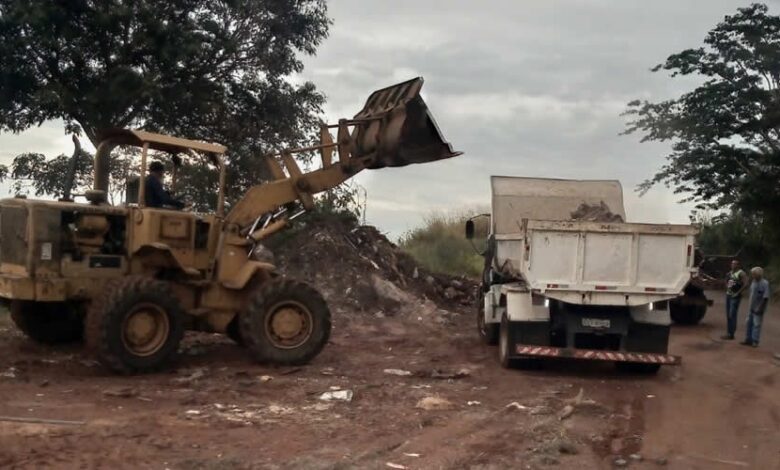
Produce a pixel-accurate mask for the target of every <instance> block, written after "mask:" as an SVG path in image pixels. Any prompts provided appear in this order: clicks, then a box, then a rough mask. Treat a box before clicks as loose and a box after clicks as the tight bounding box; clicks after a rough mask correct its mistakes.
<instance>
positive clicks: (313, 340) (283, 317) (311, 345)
mask: <svg viewBox="0 0 780 470" xmlns="http://www.w3.org/2000/svg"><path fill="white" fill-rule="evenodd" d="M330 326H331V325H330V310H329V309H328V305H327V303H326V302H325V299H323V298H322V295H320V293H319V292H317V291H316V290H315V289H314V288H313V287H311V286H310V285H308V284H306V283H304V282H299V281H291V280H285V279H275V280H272V281H269V282H267V283H265V284H263V285H262V286H260V287H259V288H258V289H257V290H256V291H255V292H254V293H252V294H251V295H250V298H249V305H248V306H247V308H246V309H245V310H244V311H243V312H241V313H240V314H239V327H240V329H241V337H242V338H243V340H244V343H245V345H246V347H247V349H248V350H249V351H250V353H251V354H252V356H253V358H254V359H255V360H256V361H258V362H270V363H272V364H280V365H301V364H306V363H308V362H309V361H310V360H312V359H313V358H314V357H315V356H316V355H317V354H319V353H320V351H322V348H324V347H325V344H326V343H327V342H328V339H329V338H330Z"/></svg>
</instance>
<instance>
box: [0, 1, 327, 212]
mask: <svg viewBox="0 0 780 470" xmlns="http://www.w3.org/2000/svg"><path fill="white" fill-rule="evenodd" d="M329 24H330V21H329V19H328V18H327V8H326V5H325V2H324V0H266V1H255V0H224V1H206V0H133V1H130V0H72V1H69V2H52V1H49V0H0V63H2V64H3V66H2V67H0V131H12V132H21V131H24V130H26V129H28V128H30V127H32V126H37V125H40V124H41V123H43V122H44V121H47V120H52V119H61V120H63V122H64V123H65V130H66V131H67V132H74V133H76V134H81V133H83V134H84V135H86V137H87V138H89V139H90V140H91V141H92V143H93V144H97V132H98V130H100V129H102V128H107V127H132V128H142V129H146V130H151V131H159V132H166V133H171V134H175V135H181V136H185V137H188V138H192V139H201V140H206V141H216V142H221V143H225V144H226V145H228V146H229V147H230V154H229V159H230V163H231V164H232V170H231V175H230V176H231V180H230V182H231V184H230V193H229V197H230V198H236V197H237V196H239V195H240V194H242V193H243V192H244V191H245V190H246V188H247V187H248V186H249V185H251V184H256V183H257V182H258V181H259V180H260V179H261V178H263V177H264V176H265V175H266V169H265V166H264V164H263V163H262V161H261V160H260V159H258V158H256V157H257V156H258V155H260V154H263V153H265V152H268V151H270V150H271V149H274V148H278V147H282V146H292V145H299V144H302V143H304V142H305V141H306V140H307V137H306V136H307V135H308V134H307V132H306V130H307V129H308V128H310V127H311V126H313V125H314V124H316V123H317V122H318V115H319V113H320V112H321V105H322V103H323V96H322V95H321V94H319V93H318V92H317V90H316V89H315V87H314V85H313V84H311V83H309V82H306V83H303V84H300V85H293V84H291V83H290V81H289V80H287V77H289V76H290V75H292V74H295V73H298V72H301V71H302V69H303V64H302V62H301V60H300V59H299V57H298V55H299V54H314V53H315V52H316V48H317V46H318V45H319V44H320V43H321V41H322V40H323V39H324V38H325V37H326V36H327V33H328V27H329ZM33 160H34V161H38V160H40V158H38V157H36V158H34V159H30V158H29V157H27V158H26V159H23V160H22V161H21V163H20V164H19V165H14V169H13V171H11V172H10V173H11V174H12V176H14V174H16V176H18V177H23V178H24V177H26V178H30V177H33V176H34V173H31V172H29V171H23V170H25V168H27V167H26V166H25V165H24V164H23V163H24V162H25V161H28V162H32V161H33ZM31 168H32V167H31ZM81 169H82V171H83V170H84V168H83V167H82V168H81ZM6 170H7V169H6ZM198 174H200V173H197V172H196V173H194V174H190V175H189V177H190V179H191V180H192V179H195V180H197V181H198V182H199V184H197V185H196V187H197V188H198V190H197V191H195V192H196V193H197V194H195V195H196V196H197V198H198V199H200V200H202V202H205V201H207V200H208V198H209V194H210V193H211V192H213V191H212V189H213V182H210V181H209V180H208V179H206V180H202V179H200V180H199V179H197V175H198ZM49 177H54V176H52V175H51V174H49ZM79 178H80V180H81V181H82V182H83V181H84V178H86V176H85V175H83V174H82V175H80V176H79Z"/></svg>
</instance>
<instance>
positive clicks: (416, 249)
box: [398, 213, 483, 277]
mask: <svg viewBox="0 0 780 470" xmlns="http://www.w3.org/2000/svg"><path fill="white" fill-rule="evenodd" d="M467 219H468V216H467V215H463V214H445V213H433V214H431V215H429V216H427V217H426V218H425V220H424V222H423V225H422V226H421V227H418V228H415V229H413V230H411V231H409V232H407V233H406V234H404V235H403V236H401V238H400V239H399V241H398V244H399V246H400V247H401V248H402V249H403V250H405V251H406V252H407V253H409V254H410V255H412V257H414V259H415V260H417V262H418V263H420V265H421V266H422V267H424V268H426V269H428V270H430V271H433V272H440V273H445V274H451V275H455V276H470V277H480V276H481V273H482V266H483V259H482V257H481V256H480V255H479V254H477V252H476V251H475V250H474V247H473V246H472V244H471V242H470V241H469V240H467V239H466V237H465V236H464V228H463V227H464V224H465V223H466V220H467Z"/></svg>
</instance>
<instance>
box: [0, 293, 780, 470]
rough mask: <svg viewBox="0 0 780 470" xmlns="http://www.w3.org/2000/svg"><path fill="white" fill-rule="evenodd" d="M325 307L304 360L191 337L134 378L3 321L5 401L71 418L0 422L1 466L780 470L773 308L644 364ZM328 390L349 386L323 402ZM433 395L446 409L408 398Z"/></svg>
mask: <svg viewBox="0 0 780 470" xmlns="http://www.w3.org/2000/svg"><path fill="white" fill-rule="evenodd" d="M715 298H716V299H717V300H720V296H719V295H716V296H715ZM336 313H337V315H336V318H337V321H336V323H335V330H334V334H333V339H332V343H331V344H330V345H329V346H328V347H327V348H326V351H325V352H324V353H323V354H322V355H321V356H320V357H318V358H317V359H316V360H315V362H314V363H313V364H311V365H310V366H307V367H304V368H300V369H273V368H267V367H262V366H257V365H254V364H252V363H250V362H249V361H248V359H247V358H246V356H245V355H244V354H243V352H242V350H241V349H240V348H239V347H238V346H235V345H234V344H232V343H231V342H230V341H228V340H225V339H222V338H220V337H216V336H210V335H196V336H192V337H189V338H188V341H187V344H186V347H185V348H184V350H183V355H182V358H181V360H180V361H179V362H178V364H177V365H176V367H175V368H172V369H171V370H170V371H168V372H165V373H160V374H155V375H148V376H141V377H116V376H111V375H108V374H107V373H105V372H104V371H103V370H102V369H101V368H100V367H97V366H96V365H94V364H93V363H91V362H89V361H88V360H85V358H83V357H82V356H81V355H80V353H79V350H78V349H77V348H71V349H68V348H65V349H63V348H46V347H42V346H39V345H36V344H34V343H31V342H30V341H28V340H26V339H25V338H23V337H22V336H21V335H19V334H18V333H17V332H16V331H15V330H14V329H13V327H12V326H10V324H9V322H8V320H7V318H6V317H0V415H4V416H12V417H19V418H46V419H58V420H70V421H75V422H77V423H74V424H41V423H19V422H0V468H102V467H112V468H158V469H163V468H181V469H185V468H187V469H190V468H194V469H222V468H225V469H227V468H269V469H276V468H306V469H309V468H317V469H326V468H327V469H335V468H383V469H387V468H402V467H404V468H410V469H421V468H453V469H454V468H479V469H487V468H567V469H568V468H575V469H580V468H582V469H599V468H613V467H614V466H616V465H621V464H625V466H627V467H628V468H638V469H651V468H672V469H721V468H722V469H740V468H748V469H749V468H754V469H769V470H773V469H780V393H778V386H777V384H778V383H780V361H777V360H774V359H773V358H772V353H773V352H774V351H780V318H778V317H780V309H778V308H777V307H776V306H775V307H774V308H773V309H772V310H771V311H770V312H769V315H768V319H767V322H766V323H767V325H766V326H765V331H764V338H765V341H764V344H762V346H761V347H760V348H758V349H752V348H747V347H744V346H740V345H738V344H736V343H735V342H729V343H724V342H721V341H720V340H717V339H714V338H717V337H718V336H719V335H720V333H721V330H722V325H723V321H722V316H723V315H722V305H721V304H716V305H715V306H714V307H713V308H712V310H711V311H710V313H709V314H708V316H707V317H706V318H705V321H704V323H703V324H702V325H699V326H697V327H690V328H675V329H674V332H673V340H672V346H671V347H672V351H673V352H674V353H676V354H680V355H682V356H683V357H684V360H683V365H682V366H681V367H675V368H666V369H663V370H662V371H661V372H660V374H659V375H658V376H656V377H639V376H626V375H620V374H617V373H615V372H614V371H613V368H612V367H610V366H609V365H607V364H604V365H599V364H594V365H587V366H585V365H581V364H566V363H560V364H555V365H551V366H550V367H548V368H547V369H546V370H541V371H534V372H522V371H506V370H502V369H501V368H500V367H499V366H498V364H497V361H496V358H495V356H496V352H495V350H494V349H493V348H490V347H486V346H483V345H481V344H480V343H479V342H478V341H477V339H476V335H475V332H474V328H473V325H472V323H473V321H472V319H473V318H472V315H471V312H466V311H464V312H449V311H443V310H440V309H438V308H436V307H435V306H433V305H432V304H430V303H424V304H422V305H419V306H416V307H414V308H409V307H407V308H405V309H402V310H400V311H398V312H397V313H395V314H394V315H386V316H384V317H383V318H377V317H374V316H371V315H364V316H355V317H354V318H350V317H349V316H348V315H347V312H336ZM379 316H380V317H381V316H382V315H379ZM740 333H742V331H740ZM385 369H399V370H401V371H408V372H411V373H412V374H413V375H411V376H399V375H393V374H392V373H388V372H386V371H385ZM394 373H396V374H397V373H403V372H397V371H396V372H394ZM336 388H338V389H339V390H349V391H351V392H353V394H354V395H353V398H352V400H351V401H349V402H341V401H335V402H332V401H331V402H329V401H323V400H321V399H320V396H321V395H322V394H323V393H325V392H329V391H336V390H335V389H336ZM427 397H436V398H440V399H442V400H444V401H443V402H442V401H440V402H439V404H438V406H439V407H440V408H443V409H434V410H426V409H421V408H418V407H417V406H418V405H420V404H421V403H420V401H421V400H423V399H425V398H427ZM431 401H432V400H431V399H430V398H429V400H428V401H427V403H429V402H431ZM511 403H515V405H511V406H510V407H507V405H510V404H511ZM632 454H633V455H632ZM632 457H633V458H632ZM640 459H641V460H640Z"/></svg>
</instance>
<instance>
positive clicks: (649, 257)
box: [491, 177, 697, 306]
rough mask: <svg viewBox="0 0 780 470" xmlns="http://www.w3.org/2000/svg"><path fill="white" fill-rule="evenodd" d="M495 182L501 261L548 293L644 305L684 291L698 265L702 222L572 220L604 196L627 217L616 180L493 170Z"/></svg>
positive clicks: (497, 261)
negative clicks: (554, 177) (533, 175)
mask: <svg viewBox="0 0 780 470" xmlns="http://www.w3.org/2000/svg"><path fill="white" fill-rule="evenodd" d="M491 183H492V184H491V185H492V189H493V198H492V202H493V212H492V232H493V235H494V237H495V242H496V257H495V264H496V268H498V269H499V271H501V272H504V273H507V274H509V275H511V276H513V277H520V278H522V279H523V280H524V281H525V283H526V284H527V286H528V287H530V288H531V289H532V290H534V291H538V292H541V293H543V294H544V295H545V296H547V297H550V298H554V299H557V300H561V301H564V302H567V303H572V304H583V305H587V304H592V305H628V306H635V305H643V304H648V303H650V302H654V301H661V300H665V299H671V298H674V297H677V296H678V295H679V294H680V293H681V292H682V291H683V289H684V287H685V285H686V284H687V283H688V281H689V280H690V277H691V273H692V272H695V268H694V267H693V244H694V237H695V235H696V233H697V228H696V227H695V226H692V225H669V224H633V223H614V222H610V223H605V222H592V221H573V220H568V218H569V217H570V215H571V213H573V212H574V211H576V210H577V207H578V206H579V205H580V204H582V203H586V204H600V203H602V202H603V203H605V204H606V205H607V206H609V209H610V211H611V212H613V213H614V214H618V215H621V216H622V217H625V215H624V214H625V211H624V209H623V200H622V189H621V188H620V183H618V182H616V181H582V182H580V181H563V180H544V179H536V178H515V177H493V178H492V180H491ZM537 202H538V203H537ZM529 216H530V217H529Z"/></svg>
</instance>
